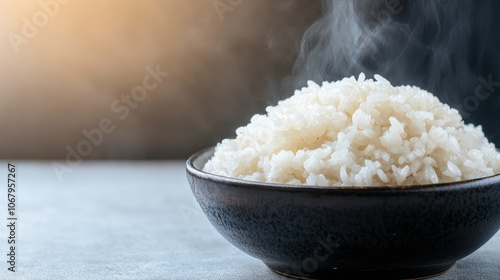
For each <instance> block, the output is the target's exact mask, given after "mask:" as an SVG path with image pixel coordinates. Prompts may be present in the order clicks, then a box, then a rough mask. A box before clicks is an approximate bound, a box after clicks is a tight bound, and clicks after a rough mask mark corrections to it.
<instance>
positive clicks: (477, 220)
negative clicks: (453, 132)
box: [186, 147, 500, 279]
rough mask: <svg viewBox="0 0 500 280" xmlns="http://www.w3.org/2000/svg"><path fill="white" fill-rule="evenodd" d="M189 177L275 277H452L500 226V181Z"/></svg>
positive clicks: (222, 228)
mask: <svg viewBox="0 0 500 280" xmlns="http://www.w3.org/2000/svg"><path fill="white" fill-rule="evenodd" d="M213 153H214V148H213V147H212V148H208V149H205V150H202V151H200V152H198V153H196V154H194V155H193V156H191V157H190V158H189V159H188V161H187V163H186V166H187V177H188V181H189V184H190V186H191V190H192V192H193V194H194V196H195V197H196V199H197V201H198V203H199V204H200V206H201V208H202V209H203V211H204V213H205V215H206V216H207V217H208V219H209V221H210V222H211V223H212V225H213V226H214V227H215V228H216V229H217V230H218V231H219V233H220V234H221V235H222V236H223V237H224V238H226V239H227V240H228V241H229V242H231V243H232V244H233V245H234V246H236V247H237V248H239V249H240V250H242V251H243V252H245V253H247V254H248V255H250V256H253V257H255V258H258V259H260V260H262V261H263V262H264V263H265V264H266V265H267V266H268V267H269V268H271V269H272V270H273V271H275V272H277V273H280V274H284V275H287V276H291V277H296V278H304V279H328V278H335V279H339V278H353V277H356V278H357V277H369V278H379V277H383V278H384V279H400V278H406V279H408V278H425V277H430V276H434V275H436V274H440V273H444V272H446V271H447V270H448V269H449V268H450V267H451V266H453V264H454V263H455V262H456V261H457V260H459V259H461V258H463V257H465V256H467V255H469V254H471V253H472V252H474V251H475V250H477V249H478V248H479V247H481V246H482V245H483V244H484V243H486V242H487V241H488V240H489V239H490V238H491V237H492V236H493V235H494V234H495V233H496V232H497V231H498V230H499V228H500V175H495V176H491V177H488V178H481V179H477V180H471V181H464V182H456V183H445V184H436V185H422V186H413V187H409V186H406V187H404V186H403V187H366V188H361V187H352V188H350V187H319V186H300V185H280V184H272V183H264V182H254V181H246V180H238V179H233V178H227V177H223V176H217V175H213V174H209V173H206V172H203V171H202V168H203V166H204V165H205V163H206V162H207V161H208V160H209V159H210V158H211V157H212V155H213Z"/></svg>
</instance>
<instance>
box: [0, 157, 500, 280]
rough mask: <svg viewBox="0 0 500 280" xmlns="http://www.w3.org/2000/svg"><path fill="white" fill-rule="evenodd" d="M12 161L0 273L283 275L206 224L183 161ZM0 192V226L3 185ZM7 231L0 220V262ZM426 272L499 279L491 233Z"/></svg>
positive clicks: (499, 256)
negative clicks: (11, 211) (67, 164)
mask: <svg viewBox="0 0 500 280" xmlns="http://www.w3.org/2000/svg"><path fill="white" fill-rule="evenodd" d="M0 166H4V168H3V169H5V171H4V172H2V173H0V174H2V176H4V179H3V180H1V181H2V182H6V181H7V180H6V174H7V171H6V169H7V164H6V163H2V165H0ZM0 168H2V167H0ZM17 168H18V190H17V195H18V197H17V198H18V205H17V211H18V212H17V215H18V221H17V222H18V224H17V226H18V231H17V236H16V238H17V252H16V254H17V272H15V273H12V272H9V271H8V270H7V263H6V262H5V261H2V262H1V263H2V264H1V265H0V279H22V280H28V279H37V280H39V279H50V280H54V279H95V280H99V279H187V280H194V279H228V280H234V279H247V280H250V279H252V280H253V279H255V280H261V279H271V280H273V279H276V280H277V279H289V278H286V277H283V276H279V275H276V274H274V273H273V272H271V271H270V270H268V269H267V268H266V266H264V264H263V263H261V262H260V261H259V260H257V259H254V258H252V257H249V256H247V255H245V254H244V253H242V252H241V251H239V250H238V249H236V248H235V247H233V246H232V245H231V244H229V243H228V242H227V241H226V240H225V239H224V238H222V237H221V236H220V235H219V234H218V233H217V232H216V231H215V230H214V229H213V228H212V226H211V225H210V223H209V222H208V221H207V219H206V218H205V216H204V215H203V213H202V212H201V210H200V209H199V207H198V206H197V204H196V203H195V202H194V201H193V196H192V194H191V191H190V189H189V186H188V184H187V181H186V176H185V171H184V162H180V161H174V162H168V161H167V162H85V163H82V164H81V165H80V166H78V167H76V168H74V169H73V171H72V172H71V173H66V174H65V175H64V177H63V180H62V181H59V180H58V178H57V176H56V174H55V173H54V172H53V169H52V167H51V163H50V162H23V161H19V162H17ZM0 190H2V191H1V193H0V197H2V199H0V220H2V222H1V223H2V224H7V205H6V203H5V202H6V197H7V192H6V184H5V186H3V187H1V188H0ZM7 234H8V233H7V228H6V226H1V227H0V248H1V254H2V255H3V256H4V257H3V258H2V259H3V260H6V258H7V257H6V254H7V252H6V250H7ZM434 279H500V234H497V235H496V236H495V237H493V239H492V240H490V241H489V242H488V243H487V244H486V245H485V246H483V247H482V248H481V249H479V250H478V251H476V252H475V253H474V254H472V255H470V256H469V257H467V258H465V259H463V260H461V261H459V262H457V264H456V265H455V266H454V267H453V268H452V269H451V270H450V271H449V272H448V273H447V274H445V275H442V276H439V277H436V278H434Z"/></svg>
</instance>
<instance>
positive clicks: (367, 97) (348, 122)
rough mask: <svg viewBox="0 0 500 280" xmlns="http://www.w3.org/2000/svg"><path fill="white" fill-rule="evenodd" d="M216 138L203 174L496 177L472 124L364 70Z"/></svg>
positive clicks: (414, 90)
mask: <svg viewBox="0 0 500 280" xmlns="http://www.w3.org/2000/svg"><path fill="white" fill-rule="evenodd" d="M266 111H267V115H255V116H253V117H252V119H251V122H250V123H249V124H248V125H247V126H244V127H240V128H238V129H237V130H236V134H237V137H236V139H225V140H223V141H222V142H221V143H219V144H218V145H217V146H216V149H215V154H214V156H213V158H211V159H210V160H209V161H208V162H207V164H206V165H205V167H204V171H206V172H209V173H213V174H218V175H222V176H227V177H234V178H240V179H246V180H257V181H265V182H274V183H287V184H306V185H322V186H380V185H386V186H396V185H420V184H435V183H442V182H451V181H461V180H468V179H475V178H480V177H485V176H489V175H494V174H498V173H500V153H498V152H497V150H496V149H495V145H494V144H491V143H489V142H488V139H486V137H485V136H484V133H483V132H482V129H481V127H480V126H479V127H475V126H473V125H466V124H464V122H463V120H462V117H461V116H460V114H459V112H458V111H457V110H455V109H452V108H450V107H449V106H448V105H446V104H443V103H441V102H440V101H439V99H438V98H437V97H435V96H433V95H432V94H431V93H429V92H427V91H425V90H422V89H420V88H418V87H413V86H400V87H394V86H392V85H391V84H390V83H389V82H388V81H387V80H385V79H384V78H382V77H381V76H379V75H375V80H372V79H367V80H365V76H364V74H360V76H359V78H358V79H357V80H356V78H355V77H351V78H345V79H343V80H341V81H337V82H331V83H330V82H323V85H322V86H319V85H317V84H316V83H314V82H312V81H309V82H308V86H307V87H305V88H303V89H302V90H297V91H295V94H294V95H293V96H292V97H290V98H288V99H285V100H282V101H280V102H279V103H278V105H277V106H273V107H267V109H266Z"/></svg>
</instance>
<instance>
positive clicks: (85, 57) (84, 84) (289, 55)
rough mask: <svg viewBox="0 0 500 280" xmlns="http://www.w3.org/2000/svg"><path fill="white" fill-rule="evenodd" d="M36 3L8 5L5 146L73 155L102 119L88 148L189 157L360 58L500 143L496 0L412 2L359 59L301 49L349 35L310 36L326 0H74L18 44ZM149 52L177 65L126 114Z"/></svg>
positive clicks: (2, 62) (367, 7)
mask: <svg viewBox="0 0 500 280" xmlns="http://www.w3.org/2000/svg"><path fill="white" fill-rule="evenodd" d="M25 2H28V1H24V2H22V3H18V2H13V1H2V3H1V4H0V34H2V35H4V34H5V36H3V37H2V40H1V41H0V67H2V72H1V75H0V98H1V99H0V128H1V131H0V158H4V159H13V158H17V159H60V158H64V157H66V155H67V154H68V148H69V149H74V150H75V149H76V148H77V146H78V144H79V143H81V141H85V139H86V138H85V136H84V135H83V134H82V131H83V130H93V129H96V128H98V127H99V122H100V121H101V120H102V119H103V118H109V119H111V120H112V121H113V124H115V126H116V129H115V130H114V131H113V132H111V133H107V134H105V135H104V137H103V140H102V142H100V143H99V144H98V145H93V147H92V152H91V153H90V154H89V155H88V156H84V157H83V158H86V159H166V158H186V157H187V156H189V155H190V154H191V153H193V152H195V151H196V150H199V149H201V148H204V147H206V146H209V145H213V144H215V143H216V142H218V141H220V140H221V139H223V138H226V137H232V136H233V135H234V129H235V128H236V127H238V126H241V125H244V124H246V123H247V122H248V121H249V119H250V117H251V116H252V115H253V114H255V113H262V112H264V109H265V107H266V106H268V105H274V104H276V102H277V101H278V100H280V99H282V98H285V97H288V96H290V95H291V94H292V93H293V89H294V88H296V87H300V86H302V85H303V84H304V83H305V81H306V80H307V79H313V80H316V81H321V80H325V79H326V80H334V79H338V78H341V77H343V76H346V75H350V74H356V75H357V73H359V71H365V72H366V73H367V75H368V76H370V75H372V74H373V73H381V74H383V75H384V76H386V78H388V79H390V80H391V81H392V82H393V84H395V85H398V84H414V85H418V86H421V87H423V88H425V89H428V90H430V91H431V92H433V93H435V94H436V95H437V96H439V97H440V98H441V100H442V101H445V102H447V103H449V104H450V105H451V106H452V107H456V108H458V109H460V111H461V113H463V114H464V116H466V122H473V123H475V124H481V125H483V126H484V130H485V131H486V134H487V136H488V137H489V138H490V140H493V141H494V142H495V143H496V144H497V146H499V144H500V130H499V129H498V125H497V119H499V118H500V110H499V109H500V98H499V94H498V91H500V85H495V86H493V87H490V88H486V90H488V92H486V91H485V88H482V89H480V95H479V97H481V98H480V99H479V98H477V97H475V89H477V88H478V87H479V86H481V85H482V83H481V79H480V77H482V78H484V79H485V80H488V77H489V76H490V75H491V79H490V80H492V81H500V66H499V65H500V64H499V63H498V62H499V58H500V54H499V53H500V36H499V28H498V27H499V26H500V22H499V20H498V18H499V17H497V14H498V12H500V3H499V2H498V1H477V2H478V3H475V2H474V1H465V0H463V1H439V3H438V4H429V3H433V2H434V1H401V2H400V4H401V6H402V7H404V9H403V10H402V11H401V12H400V13H397V14H396V13H389V18H390V20H391V21H393V22H395V23H397V24H398V26H399V27H401V29H397V30H392V29H389V30H388V31H387V32H386V33H383V34H382V35H380V36H381V37H380V38H382V39H383V40H381V41H383V42H384V44H381V45H377V49H378V51H377V53H376V55H365V56H363V57H362V58H361V59H360V61H359V65H356V67H350V66H349V65H347V64H338V63H335V62H336V61H335V60H332V58H329V57H328V56H325V54H324V52H319V53H316V54H311V53H304V46H305V45H304V44H313V45H314V43H315V42H316V43H317V41H321V40H327V41H326V43H325V44H324V46H329V45H332V44H336V43H337V42H338V41H342V38H339V36H336V35H335V34H336V33H335V32H333V33H332V32H329V35H328V36H326V35H325V34H321V33H319V35H318V33H316V34H312V36H311V37H306V40H305V41H304V44H302V45H301V39H302V36H303V34H304V32H305V31H306V30H307V29H308V28H309V27H310V26H311V25H312V24H313V23H314V22H316V21H317V20H318V19H319V18H320V17H321V14H322V12H321V8H322V3H321V2H320V1H302V0H273V1H271V0H246V1H245V0H243V1H235V0H233V1H228V0H220V1H208V0H206V1H201V0H189V1H180V0H179V1H161V0H147V1H118V0H114V1H98V0H91V1H68V3H67V4H64V5H63V4H60V5H59V10H58V11H57V12H56V13H54V15H53V16H50V18H49V19H48V21H47V23H46V24H45V25H44V26H42V27H38V28H37V29H38V31H37V32H36V33H35V35H34V36H33V37H32V38H29V40H28V42H27V43H26V44H21V45H20V46H19V47H18V52H16V48H15V47H13V45H12V42H11V40H10V39H9V36H8V35H9V34H12V33H16V34H22V28H23V25H24V24H25V19H27V20H28V21H30V20H31V21H33V17H34V16H36V15H37V13H39V12H40V11H43V8H42V7H41V6H40V4H38V3H37V2H36V1H35V2H33V3H25ZM354 2H356V5H357V6H356V10H357V11H359V13H360V14H361V15H362V20H363V21H366V22H370V23H373V22H377V23H378V21H385V20H386V18H387V17H386V15H387V13H384V11H387V1H381V0H379V1H371V2H369V4H366V3H363V1H354ZM365 2H366V1H365ZM436 2H437V1H436ZM479 2H480V3H479ZM373 11H374V12H375V13H373ZM381 14H382V15H383V16H377V15H381ZM327 22H328V21H327ZM346 48H347V49H348V51H347V52H346V53H345V54H346V55H349V54H350V52H349V50H354V49H356V44H347V47H346ZM326 50H328V48H326ZM298 56H299V63H298V64H297V65H296V66H295V70H294V64H295V62H296V60H297V57H298ZM318 59H319V60H322V61H323V62H324V63H322V64H318V63H317V60H318ZM306 64H307V67H306V68H307V69H309V70H307V71H306V70H304V69H305V68H304V67H305V65H306ZM148 65H151V66H153V68H154V67H155V66H156V65H160V68H161V70H163V71H166V72H169V73H170V76H169V77H168V78H167V79H166V80H165V81H164V82H162V83H161V84H160V86H159V87H157V88H156V89H154V90H152V91H151V92H149V94H148V97H147V98H146V99H145V100H144V101H142V102H140V103H139V104H138V106H137V108H134V109H131V113H130V115H129V116H127V118H125V119H124V120H121V119H119V118H118V115H117V114H116V113H114V112H113V111H111V109H110V106H111V104H112V103H113V101H114V100H116V99H117V98H119V97H120V96H121V95H123V94H128V93H130V91H131V89H132V88H134V87H135V86H137V85H140V84H141V83H142V79H143V77H144V76H145V75H146V74H147V72H146V70H145V67H146V66H148ZM311 69H312V70H311ZM467 102H469V103H467Z"/></svg>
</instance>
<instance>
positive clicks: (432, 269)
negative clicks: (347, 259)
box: [266, 263, 455, 280]
mask: <svg viewBox="0 0 500 280" xmlns="http://www.w3.org/2000/svg"><path fill="white" fill-rule="evenodd" d="M454 264H455V263H448V264H442V265H435V266H426V267H416V268H407V269H387V270H343V269H331V270H316V271H312V272H304V271H303V270H302V269H300V268H299V269H297V268H296V267H290V266H287V265H275V264H267V263H266V265H267V267H269V268H270V269H271V271H273V272H275V273H278V274H281V275H284V276H287V277H291V278H295V279H306V280H320V279H414V280H416V279H426V278H431V277H436V276H438V275H441V274H444V273H446V272H448V271H449V270H450V268H451V267H452V266H453V265H454Z"/></svg>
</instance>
